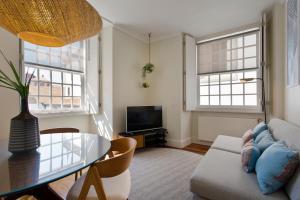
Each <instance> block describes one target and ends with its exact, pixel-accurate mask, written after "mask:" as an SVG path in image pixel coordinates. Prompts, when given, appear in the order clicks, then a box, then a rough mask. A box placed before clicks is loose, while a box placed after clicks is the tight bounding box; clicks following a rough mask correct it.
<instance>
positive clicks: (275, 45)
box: [267, 3, 286, 119]
mask: <svg viewBox="0 0 300 200" xmlns="http://www.w3.org/2000/svg"><path fill="white" fill-rule="evenodd" d="M283 15H284V13H283V5H282V4H279V3H277V4H275V5H274V7H273V9H272V11H271V12H270V13H269V16H268V24H267V27H268V36H269V37H268V47H269V48H268V49H269V61H268V63H269V64H268V65H267V66H268V69H269V74H270V87H269V88H270V115H271V116H270V117H271V118H272V117H277V118H281V119H283V118H284V115H285V114H284V113H285V109H284V104H285V103H284V102H285V86H286V84H285V83H286V82H285V67H284V66H285V64H284V63H285V56H284V52H285V43H284V32H285V27H284V17H283Z"/></svg>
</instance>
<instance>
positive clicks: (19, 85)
mask: <svg viewBox="0 0 300 200" xmlns="http://www.w3.org/2000/svg"><path fill="white" fill-rule="evenodd" d="M0 53H1V55H2V56H3V58H4V59H5V61H6V62H7V64H8V65H9V67H10V69H11V70H12V72H13V78H11V77H9V76H8V75H6V74H5V73H4V72H3V71H2V70H0V87H2V88H6V89H11V90H15V91H17V92H18V93H19V95H20V97H21V112H20V114H19V115H18V116H16V117H14V118H13V119H11V124H10V135H9V144H8V150H9V151H10V152H12V153H19V152H24V151H29V150H34V149H36V148H38V147H39V146H40V135H39V124H38V119H37V118H36V117H35V116H33V115H32V114H31V113H30V112H29V107H28V95H29V86H30V82H31V80H32V78H33V76H34V73H32V74H31V75H29V76H28V74H26V77H25V81H24V83H23V82H22V79H21V77H20V76H19V74H18V72H17V70H16V67H15V66H14V64H13V63H12V62H11V61H10V60H8V59H7V58H6V56H5V55H4V54H3V52H2V51H1V50H0Z"/></svg>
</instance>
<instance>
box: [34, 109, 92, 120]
mask: <svg viewBox="0 0 300 200" xmlns="http://www.w3.org/2000/svg"><path fill="white" fill-rule="evenodd" d="M32 114H33V115H34V116H36V117H37V118H39V119H46V118H54V117H70V116H80V115H90V113H89V112H87V111H84V110H81V111H62V112H48V113H46V112H45V113H41V112H32Z"/></svg>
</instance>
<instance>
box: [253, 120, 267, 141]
mask: <svg viewBox="0 0 300 200" xmlns="http://www.w3.org/2000/svg"><path fill="white" fill-rule="evenodd" d="M264 130H268V125H267V124H266V123H265V122H260V123H259V124H257V125H256V126H255V128H254V129H253V130H252V131H253V134H254V136H253V138H254V139H255V138H256V137H257V136H258V135H259V134H260V133H261V132H263V131H264Z"/></svg>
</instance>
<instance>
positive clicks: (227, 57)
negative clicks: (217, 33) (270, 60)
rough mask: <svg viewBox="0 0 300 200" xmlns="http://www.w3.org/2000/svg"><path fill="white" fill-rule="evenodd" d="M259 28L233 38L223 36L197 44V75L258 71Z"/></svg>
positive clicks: (235, 35)
mask: <svg viewBox="0 0 300 200" xmlns="http://www.w3.org/2000/svg"><path fill="white" fill-rule="evenodd" d="M258 34H259V28H254V29H250V30H246V31H244V32H243V33H238V34H234V35H233V36H223V37H222V38H213V39H211V40H206V41H200V42H198V43H197V58H198V59H197V60H198V63H197V73H198V75H201V74H211V73H222V72H227V71H235V70H243V69H256V68H258V66H259V65H258V61H259V60H258V59H257V58H254V56H252V52H256V51H258V49H257V45H256V44H258V40H259V35H258Z"/></svg>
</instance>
